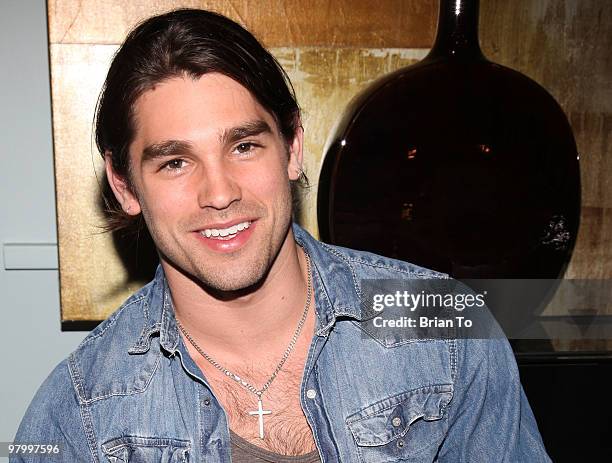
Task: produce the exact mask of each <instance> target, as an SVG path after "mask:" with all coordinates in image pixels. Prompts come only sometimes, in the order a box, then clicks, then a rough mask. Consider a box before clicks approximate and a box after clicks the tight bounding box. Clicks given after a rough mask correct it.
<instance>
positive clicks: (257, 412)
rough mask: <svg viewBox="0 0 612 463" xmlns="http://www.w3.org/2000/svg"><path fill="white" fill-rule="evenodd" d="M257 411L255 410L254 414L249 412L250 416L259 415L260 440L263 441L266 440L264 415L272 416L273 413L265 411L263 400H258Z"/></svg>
mask: <svg viewBox="0 0 612 463" xmlns="http://www.w3.org/2000/svg"><path fill="white" fill-rule="evenodd" d="M257 408H258V409H257V410H254V411H252V412H249V415H259V416H258V418H259V438H260V439H263V438H264V430H263V425H264V423H263V416H264V415H270V414H271V413H272V412H271V411H270V410H264V409H263V405H262V403H261V399H258V400H257Z"/></svg>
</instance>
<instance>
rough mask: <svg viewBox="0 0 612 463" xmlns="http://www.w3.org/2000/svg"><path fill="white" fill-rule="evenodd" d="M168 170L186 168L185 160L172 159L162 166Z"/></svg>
mask: <svg viewBox="0 0 612 463" xmlns="http://www.w3.org/2000/svg"><path fill="white" fill-rule="evenodd" d="M162 167H163V168H164V169H168V170H180V169H182V168H183V167H185V161H184V160H183V159H172V160H171V161H168V162H167V163H165V164H164V165H163V166H162Z"/></svg>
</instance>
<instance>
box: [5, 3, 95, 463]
mask: <svg viewBox="0 0 612 463" xmlns="http://www.w3.org/2000/svg"><path fill="white" fill-rule="evenodd" d="M56 242H57V234H56V222H55V190H54V183H53V149H52V137H51V108H50V86H49V64H48V42H47V21H46V4H45V1H44V0H2V1H1V2H0V246H1V247H2V250H1V251H2V253H3V256H2V260H1V261H0V341H1V345H2V352H3V355H1V356H0V391H1V394H0V441H12V439H13V437H14V434H15V432H16V430H17V426H18V425H19V422H20V420H21V417H22V415H23V413H24V412H25V409H26V407H27V406H28V404H29V402H30V400H31V398H32V396H33V395H34V393H35V392H36V389H37V388H38V386H39V385H40V384H41V382H42V381H43V380H44V378H45V377H46V376H47V375H48V374H49V372H50V371H51V369H52V368H53V367H54V366H55V365H56V364H57V363H58V362H60V361H61V360H62V359H63V358H64V357H65V356H66V355H67V354H68V353H69V352H70V351H71V350H72V349H74V347H76V345H77V344H78V343H79V342H80V341H81V339H82V338H83V337H84V336H85V334H86V333H83V332H77V333H70V332H62V331H61V328H60V316H59V282H58V272H57V258H56V253H51V254H49V253H48V252H46V253H45V252H43V251H48V250H49V247H39V248H36V247H34V248H29V247H25V248H24V250H25V251H28V250H31V251H32V252H31V253H30V255H29V260H30V263H29V265H27V266H28V267H34V268H36V267H39V268H40V267H44V268H47V270H7V269H6V266H9V267H11V266H12V265H11V264H10V262H7V260H9V261H12V262H13V263H17V265H19V260H20V259H21V261H23V259H24V258H26V257H28V256H27V255H23V254H19V253H18V254H17V255H15V256H13V257H11V256H10V255H9V254H10V251H11V249H15V248H8V249H7V246H6V245H7V244H11V243H25V244H38V243H47V244H48V243H51V244H55V243H56ZM38 249H40V252H39V251H37V250H38ZM7 251H9V252H7ZM49 268H51V269H49ZM3 461H7V459H5V458H0V462H3Z"/></svg>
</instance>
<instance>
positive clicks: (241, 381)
mask: <svg viewBox="0 0 612 463" xmlns="http://www.w3.org/2000/svg"><path fill="white" fill-rule="evenodd" d="M304 255H305V256H306V272H307V274H308V280H307V281H308V283H307V290H306V304H305V305H304V311H303V313H302V317H301V318H300V321H299V322H298V325H297V328H296V329H295V332H294V333H293V336H292V338H291V341H290V342H289V345H288V346H287V349H286V350H285V353H284V354H283V357H282V358H281V360H280V362H279V363H278V365H277V366H276V369H275V370H274V372H273V373H272V375H271V376H270V378H269V379H268V381H266V383H265V384H264V385H263V386H262V387H261V389H257V388H256V387H255V386H253V385H252V384H250V383H249V382H248V381H245V380H244V379H242V378H241V377H240V376H238V375H237V374H235V373H232V372H231V371H229V370H228V369H227V368H225V367H224V366H222V365H221V364H220V363H219V362H217V361H216V360H215V359H214V358H212V357H211V356H210V355H208V354H207V353H206V352H204V350H203V349H202V348H201V347H200V346H199V345H198V344H197V343H196V342H195V340H194V339H193V337H192V336H191V335H190V334H189V332H188V331H187V330H186V329H185V327H184V326H183V325H182V324H181V323H180V322H179V321H178V319H177V320H176V324H177V325H178V327H179V328H180V330H181V332H182V333H183V334H184V335H185V337H186V338H187V340H188V341H189V342H190V343H191V345H192V346H193V347H194V348H195V350H197V351H198V353H199V354H200V355H201V356H202V357H204V358H205V359H206V360H208V362H209V363H210V364H211V365H212V366H214V367H215V368H216V369H217V370H219V371H221V372H223V373H224V374H225V375H226V376H227V377H228V378H231V379H233V380H234V381H236V382H237V383H238V384H240V385H241V386H243V387H245V388H246V389H248V390H249V391H251V392H252V393H253V394H255V395H257V397H258V398H259V399H261V396H262V395H263V393H264V392H266V390H267V389H268V388H269V387H270V384H272V381H274V379H275V378H276V375H278V373H279V372H280V371H281V369H282V368H283V365H284V364H285V362H286V361H287V359H288V358H289V355H290V354H291V352H292V351H293V348H294V347H295V343H296V342H297V339H298V337H299V336H300V333H301V331H302V327H303V326H304V322H305V321H306V315H307V314H308V309H309V308H310V301H311V299H312V281H311V276H310V257H308V254H307V253H304Z"/></svg>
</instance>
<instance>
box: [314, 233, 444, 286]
mask: <svg viewBox="0 0 612 463" xmlns="http://www.w3.org/2000/svg"><path fill="white" fill-rule="evenodd" d="M320 245H321V247H322V248H323V249H324V250H325V251H326V252H327V253H328V255H329V256H330V258H332V259H336V260H338V261H341V262H343V263H344V264H345V265H347V266H348V267H350V268H353V269H355V271H357V272H359V273H360V274H364V275H370V274H372V275H373V276H375V277H378V278H385V277H387V278H393V277H396V278H402V277H409V278H444V279H446V278H448V275H446V274H444V273H441V272H436V271H435V270H430V269H428V268H425V267H421V266H419V265H416V264H412V263H410V262H406V261H403V260H399V259H392V258H390V257H384V256H381V255H378V254H374V253H372V252H367V251H359V250H356V249H350V248H345V247H342V246H335V245H331V244H327V243H323V242H320Z"/></svg>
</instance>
